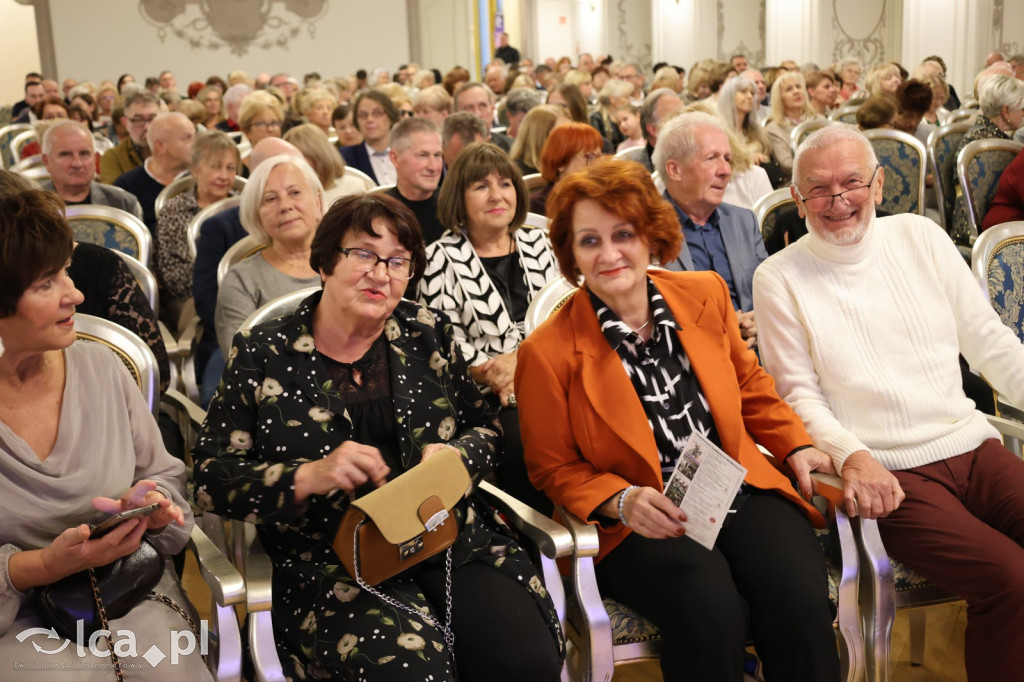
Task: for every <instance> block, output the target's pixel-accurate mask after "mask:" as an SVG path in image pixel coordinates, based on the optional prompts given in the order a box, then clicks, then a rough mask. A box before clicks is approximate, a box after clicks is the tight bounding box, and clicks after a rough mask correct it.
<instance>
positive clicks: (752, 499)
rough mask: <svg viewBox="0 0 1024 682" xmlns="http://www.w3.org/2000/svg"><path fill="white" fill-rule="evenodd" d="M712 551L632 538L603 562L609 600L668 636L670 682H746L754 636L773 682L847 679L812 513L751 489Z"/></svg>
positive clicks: (665, 669)
mask: <svg viewBox="0 0 1024 682" xmlns="http://www.w3.org/2000/svg"><path fill="white" fill-rule="evenodd" d="M730 517H731V518H730V519H729V521H728V525H727V526H726V527H725V528H723V529H722V532H721V534H720V535H719V536H718V541H717V542H716V544H715V548H714V549H713V550H711V551H708V550H707V549H705V548H704V547H702V546H701V545H698V544H697V543H696V542H694V541H693V540H690V539H689V538H686V537H682V538H671V539H664V540H650V539H647V538H644V537H641V536H640V535H638V534H637V533H632V534H631V535H630V536H629V537H628V538H626V539H625V540H624V541H623V542H622V544H620V545H619V546H618V547H616V548H615V549H614V550H612V552H611V553H610V554H609V555H608V556H607V557H605V558H604V560H602V561H601V562H600V563H599V564H598V565H597V569H596V570H597V581H598V585H599V586H600V588H601V594H602V595H603V596H605V597H612V598H613V599H616V600H617V601H620V602H622V603H623V604H626V605H628V606H630V607H631V608H633V609H635V610H636V611H638V612H639V613H641V614H643V615H644V616H646V617H647V618H648V619H650V620H651V622H653V623H654V624H655V625H657V626H658V629H659V630H661V633H662V636H663V638H664V646H663V647H662V655H661V669H662V673H663V675H664V677H665V680H666V682H671V681H672V680H707V681H709V682H718V681H720V680H721V681H723V682H725V681H728V682H740V681H741V680H742V678H743V654H744V648H745V644H746V642H747V641H748V639H749V638H751V637H752V638H753V640H754V643H755V647H756V649H757V653H758V656H759V657H760V659H761V662H762V664H763V666H764V674H765V679H766V680H769V682H771V681H784V682H801V681H806V682H829V681H835V680H838V679H839V654H838V649H837V647H836V640H835V635H834V634H833V629H832V620H833V613H832V607H831V604H830V603H829V599H828V579H827V576H826V574H825V556H824V554H823V553H822V550H821V546H820V545H819V544H818V541H817V539H816V538H815V536H814V531H813V529H812V527H811V525H810V523H809V522H808V521H807V519H806V518H805V517H804V515H803V513H802V512H801V511H800V510H799V509H798V508H797V507H796V506H795V505H794V504H792V503H791V502H789V501H788V500H785V499H784V498H782V497H780V496H779V495H777V494H775V493H769V492H762V491H756V490H755V491H752V493H751V494H750V496H749V497H748V498H746V499H745V500H744V503H743V504H742V505H741V506H740V507H739V509H738V511H737V512H736V513H735V514H730Z"/></svg>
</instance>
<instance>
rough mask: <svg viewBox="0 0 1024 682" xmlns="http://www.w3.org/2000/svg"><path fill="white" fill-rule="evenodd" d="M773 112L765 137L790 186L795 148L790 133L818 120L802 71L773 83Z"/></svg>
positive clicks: (786, 73) (787, 75) (782, 74)
mask: <svg viewBox="0 0 1024 682" xmlns="http://www.w3.org/2000/svg"><path fill="white" fill-rule="evenodd" d="M771 101H772V111H771V114H770V115H769V117H768V125H766V126H765V127H764V133H765V135H766V136H767V138H768V144H769V145H770V146H771V150H772V156H773V157H774V158H775V161H776V162H777V163H778V164H779V170H781V171H782V180H783V182H786V183H788V182H789V180H790V177H791V176H792V174H793V147H792V143H791V142H790V133H791V132H792V131H793V128H795V127H796V126H797V125H799V124H801V123H803V122H804V121H808V120H810V119H812V118H816V117H817V114H816V113H815V111H814V109H813V107H811V103H810V97H809V96H808V95H807V88H806V86H805V84H804V75H803V74H802V73H800V72H799V71H783V72H782V73H781V74H780V75H779V77H778V78H776V79H775V82H774V83H772V100H771Z"/></svg>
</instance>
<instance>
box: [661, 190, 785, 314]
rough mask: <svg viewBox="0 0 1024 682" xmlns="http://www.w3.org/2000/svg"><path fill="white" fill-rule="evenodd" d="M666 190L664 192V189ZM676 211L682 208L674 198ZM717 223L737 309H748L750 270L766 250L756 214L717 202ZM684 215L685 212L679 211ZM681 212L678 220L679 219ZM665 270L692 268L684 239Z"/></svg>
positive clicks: (750, 306)
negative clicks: (727, 261)
mask: <svg viewBox="0 0 1024 682" xmlns="http://www.w3.org/2000/svg"><path fill="white" fill-rule="evenodd" d="M666 194H667V193H666ZM672 204H673V206H676V210H677V212H680V213H681V212H682V209H680V208H679V206H678V205H676V204H675V202H672ZM716 210H717V211H718V215H719V223H718V224H719V227H720V229H721V232H722V242H723V243H724V244H725V255H726V256H727V257H728V258H729V269H730V270H732V283H733V286H735V287H736V294H737V295H738V297H739V300H740V310H742V311H744V312H750V311H751V310H753V309H754V270H756V269H757V266H758V265H760V264H761V263H762V262H763V261H764V260H765V259H767V258H768V251H767V250H766V249H765V248H764V241H763V240H762V239H761V228H760V227H759V226H758V224H757V218H756V217H755V216H754V212H753V211H751V210H750V209H746V208H743V207H741V206H733V205H732V204H719V206H718V209H716ZM683 215H685V214H683ZM682 220H683V218H682V215H681V216H680V222H682ZM665 268H666V269H668V270H676V271H680V270H693V260H692V259H691V258H690V249H689V248H687V246H686V242H685V240H684V241H683V248H682V249H680V251H679V258H677V259H676V260H674V261H672V262H671V263H666V264H665Z"/></svg>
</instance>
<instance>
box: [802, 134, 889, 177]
mask: <svg viewBox="0 0 1024 682" xmlns="http://www.w3.org/2000/svg"><path fill="white" fill-rule="evenodd" d="M840 142H855V143H857V144H858V145H860V147H861V149H862V150H863V151H864V154H865V156H866V157H867V159H868V162H869V164H870V165H871V166H872V167H874V166H877V165H878V156H877V155H876V154H875V148H874V147H872V146H871V142H870V141H868V138H866V137H864V134H863V133H862V132H861V131H860V130H858V129H857V128H855V127H854V126H850V125H842V124H833V125H827V126H825V127H824V128H820V129H818V130H816V131H814V132H813V133H811V135H810V136H808V137H807V139H806V140H804V141H803V142H801V143H800V146H799V147H797V148H796V154H795V155H794V157H793V185H796V184H797V182H798V181H799V179H800V177H801V170H802V169H801V166H802V165H803V159H804V157H805V156H806V155H807V154H810V153H812V152H816V151H819V150H821V149H824V148H826V147H833V146H835V145H837V144H839V143H840Z"/></svg>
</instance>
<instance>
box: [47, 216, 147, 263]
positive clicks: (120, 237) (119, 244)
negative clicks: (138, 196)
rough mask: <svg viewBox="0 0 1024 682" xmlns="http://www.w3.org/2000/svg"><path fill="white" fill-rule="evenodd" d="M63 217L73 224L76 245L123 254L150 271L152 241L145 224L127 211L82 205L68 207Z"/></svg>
mask: <svg viewBox="0 0 1024 682" xmlns="http://www.w3.org/2000/svg"><path fill="white" fill-rule="evenodd" d="M64 215H65V216H66V217H67V219H68V222H69V223H71V230H72V231H73V232H74V234H75V240H76V241H80V242H86V243H89V244H98V245H99V246H105V247H107V248H108V249H113V250H114V251H122V252H124V253H127V254H128V255H129V256H132V257H133V258H137V259H138V260H139V261H141V262H142V264H143V265H145V266H146V267H149V259H150V256H151V254H152V253H153V237H152V235H151V234H150V232H149V228H148V227H146V224H145V223H144V222H142V221H141V220H139V219H138V218H137V217H135V216H134V215H132V214H131V213H129V212H128V211H122V210H121V209H119V208H114V207H113V206H100V205H97V204H80V205H77V206H68V207H67V208H66V209H64Z"/></svg>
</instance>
